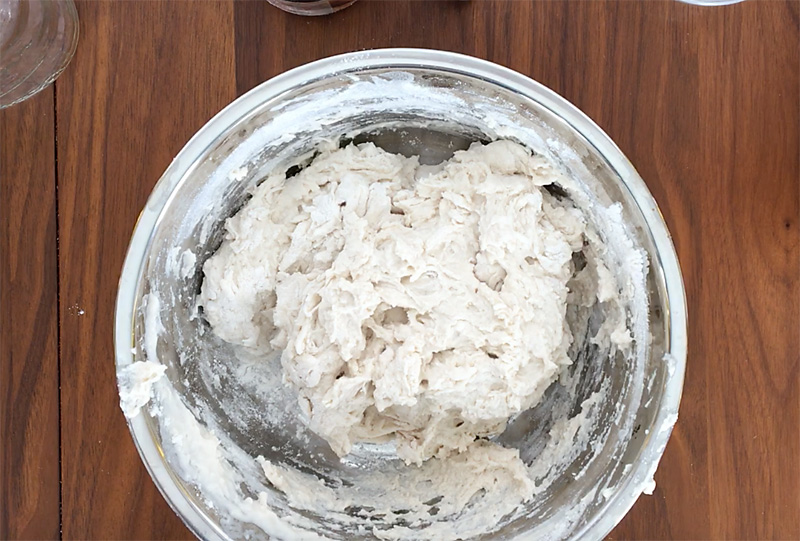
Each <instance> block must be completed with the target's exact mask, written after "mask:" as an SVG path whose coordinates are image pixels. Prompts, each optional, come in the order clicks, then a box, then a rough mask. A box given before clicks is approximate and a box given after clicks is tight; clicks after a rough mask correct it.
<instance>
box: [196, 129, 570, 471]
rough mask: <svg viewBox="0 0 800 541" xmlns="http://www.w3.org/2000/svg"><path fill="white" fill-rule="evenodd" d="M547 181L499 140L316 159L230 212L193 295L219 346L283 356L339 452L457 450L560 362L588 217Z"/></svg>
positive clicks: (490, 431) (292, 380) (289, 376)
mask: <svg viewBox="0 0 800 541" xmlns="http://www.w3.org/2000/svg"><path fill="white" fill-rule="evenodd" d="M557 179H558V175H557V173H556V172H555V171H554V170H553V168H552V166H551V165H550V163H549V162H548V161H547V160H545V159H544V158H542V157H540V156H532V155H531V154H530V152H529V151H528V150H526V149H525V148H523V147H522V146H520V145H517V144H515V143H512V142H509V141H498V142H494V143H491V144H488V145H485V146H484V145H479V144H475V145H473V146H472V147H471V148H470V149H469V150H467V151H461V152H457V153H456V154H455V156H454V157H453V158H452V159H451V160H449V161H448V162H445V163H444V164H442V165H440V166H436V167H430V166H420V165H419V164H418V161H417V159H416V158H406V157H403V156H399V155H394V154H389V153H387V152H385V151H383V150H381V149H379V148H376V147H375V146H373V145H371V144H365V145H360V146H352V145H351V146H348V147H346V148H343V149H339V150H335V151H331V152H325V153H323V154H321V155H320V156H318V157H317V158H316V159H315V160H314V161H313V162H312V163H311V164H310V165H309V166H308V167H306V168H305V169H303V170H302V171H301V172H300V173H299V174H297V175H296V176H295V177H293V178H291V179H289V180H287V181H286V182H280V179H274V178H273V179H272V181H270V180H269V179H268V181H266V182H264V183H263V184H262V185H261V186H260V187H259V188H257V189H255V191H254V193H253V197H252V199H251V200H250V201H249V202H248V203H247V204H246V205H245V206H244V207H243V208H242V209H241V211H239V212H238V213H237V214H236V215H235V216H233V217H232V218H230V219H229V220H228V221H227V224H226V228H227V235H226V238H225V241H224V242H223V244H222V246H221V247H220V249H219V250H218V251H217V253H216V254H215V255H214V256H212V257H211V258H210V259H209V260H208V261H207V262H206V263H205V265H204V267H203V269H204V272H205V279H204V282H203V287H202V292H201V299H200V303H201V305H202V306H203V310H204V313H205V316H206V318H207V319H208V321H209V323H210V324H211V326H212V328H213V330H214V332H215V333H216V334H217V335H218V336H219V337H220V338H222V339H224V340H226V341H228V342H231V343H233V344H237V345H240V346H243V347H245V348H247V349H249V350H251V351H252V352H255V353H259V354H264V355H267V354H269V353H270V352H272V351H275V350H279V351H281V352H282V353H281V363H282V366H283V372H284V378H285V380H286V382H288V383H289V384H290V385H291V386H292V387H294V388H295V389H296V390H297V393H298V396H299V400H300V404H301V406H302V409H303V411H304V413H305V415H306V417H307V422H308V424H309V427H310V428H311V429H312V430H313V431H314V432H316V433H317V434H319V435H321V436H322V437H323V438H325V439H326V440H327V441H328V442H329V443H330V445H331V447H332V448H333V450H334V451H335V452H336V453H338V454H339V455H344V454H346V453H348V452H349V451H350V449H351V446H352V445H353V444H354V443H356V442H375V443H382V442H388V441H393V442H394V443H395V445H396V448H397V454H398V455H399V456H400V457H401V458H403V459H404V460H405V461H406V462H408V463H417V464H420V463H422V462H423V461H425V460H427V459H428V458H430V457H440V458H443V457H446V456H448V455H451V454H453V453H455V452H461V451H464V450H466V449H467V448H468V447H469V446H470V445H472V444H473V442H474V441H475V439H476V438H477V437H486V436H491V435H494V434H498V433H499V432H501V431H502V430H503V429H504V428H505V424H506V421H507V420H508V419H509V417H511V416H513V415H514V414H516V413H519V412H521V411H523V410H526V409H528V408H530V407H531V406H533V405H535V404H536V403H537V402H538V401H539V400H540V398H541V397H542V394H543V393H544V391H545V389H546V388H547V387H548V386H549V385H550V384H551V383H552V382H553V381H554V380H555V379H556V378H557V377H558V375H559V373H560V372H561V370H562V368H563V367H565V366H567V365H568V364H570V359H569V357H568V355H567V351H568V348H569V346H570V344H571V342H572V335H571V333H570V329H569V326H568V324H567V321H566V312H567V304H568V303H567V296H568V293H569V288H568V282H569V281H570V279H571V278H572V277H573V274H574V273H575V271H576V269H575V264H574V263H573V256H574V254H576V252H579V251H581V249H582V248H583V245H584V241H585V235H586V223H585V220H584V218H583V217H582V214H581V213H580V212H579V211H578V210H576V209H575V208H573V207H572V206H571V205H570V204H569V203H568V202H565V201H562V200H560V199H559V198H558V197H557V196H555V195H552V194H551V193H550V192H548V191H547V189H545V187H546V186H548V185H550V184H552V183H554V182H555V181H556V180H557ZM554 193H555V192H554Z"/></svg>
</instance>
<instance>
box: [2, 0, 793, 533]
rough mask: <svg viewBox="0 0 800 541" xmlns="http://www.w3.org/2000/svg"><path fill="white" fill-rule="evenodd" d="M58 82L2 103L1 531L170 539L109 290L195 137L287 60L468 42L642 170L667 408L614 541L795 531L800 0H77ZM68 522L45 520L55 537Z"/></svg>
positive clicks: (175, 528) (464, 48)
mask: <svg viewBox="0 0 800 541" xmlns="http://www.w3.org/2000/svg"><path fill="white" fill-rule="evenodd" d="M78 11H79V15H80V18H81V37H80V42H79V44H78V50H77V53H76V55H75V58H74V60H73V61H72V63H71V64H70V66H69V68H68V69H67V70H66V71H65V73H64V74H63V75H62V76H61V78H59V79H58V81H57V82H56V85H55V90H53V89H52V88H51V89H49V90H46V91H45V92H43V93H41V94H40V95H38V96H36V97H35V98H34V99H32V100H30V101H28V102H25V103H23V104H21V105H18V106H16V107H13V108H11V109H8V110H5V111H2V112H0V152H2V154H0V174H1V175H2V176H1V177H0V262H1V263H2V266H1V267H0V273H2V274H0V304H1V306H2V311H0V340H2V341H1V342H0V354H1V355H2V357H1V358H0V408H2V409H0V475H2V477H0V538H3V539H4V538H54V537H59V535H62V536H63V537H64V538H67V539H123V538H124V539H129V538H131V539H133V538H135V539H183V538H190V537H191V536H190V534H189V532H188V531H187V530H186V529H185V527H184V526H183V525H182V524H181V522H180V520H178V518H177V517H176V516H175V515H174V514H173V512H172V511H171V510H170V509H169V507H168V506H167V504H166V503H165V502H164V500H163V499H162V498H161V496H160V495H159V493H158V491H157V490H156V488H155V486H154V485H153V483H152V482H151V480H150V478H149V477H148V475H147V472H146V471H145V469H144V467H143V466H142V464H141V461H140V460H139V457H138V455H137V453H136V451H135V449H134V446H133V443H132V440H131V438H130V436H129V434H128V431H127V427H126V425H125V421H124V418H123V416H122V413H121V412H120V410H119V407H118V397H117V391H116V384H115V378H114V359H113V347H112V345H113V344H112V339H113V336H112V330H113V323H112V321H113V307H114V299H115V295H116V286H117V280H118V277H119V272H120V269H121V266H122V261H123V258H124V255H125V250H126V247H127V242H128V239H129V237H130V233H131V231H132V229H133V226H134V224H135V221H136V217H137V215H138V213H139V211H140V210H141V208H142V207H143V205H144V203H145V201H146V199H147V196H148V194H149V192H150V190H151V189H152V187H153V185H154V184H155V182H156V180H158V178H159V176H160V174H161V173H162V172H163V171H164V169H165V168H166V167H167V165H168V164H169V162H170V160H171V159H172V158H173V157H174V156H175V154H176V153H177V152H178V151H179V150H180V148H181V147H182V146H183V145H184V144H185V143H186V141H187V140H188V139H189V138H190V137H191V135H192V134H193V133H194V132H195V131H196V130H197V129H199V128H200V127H201V126H202V125H203V124H204V123H205V122H206V121H207V120H208V119H209V118H211V116H213V115H214V114H215V113H216V112H218V111H219V110H220V109H221V108H222V107H223V106H224V105H226V104H227V103H229V102H230V101H231V100H233V99H235V98H236V97H237V96H238V95H241V94H242V93H243V92H245V91H247V90H249V89H250V88H252V87H253V86H255V85H257V84H259V83H260V82H262V81H264V80H266V79H268V78H269V77H271V76H273V75H276V74H278V73H280V72H282V71H284V70H286V69H288V68H291V67H294V66H297V65H300V64H303V63H305V62H308V61H311V60H314V59H317V58H320V57H324V56H329V55H332V54H336V53H340V52H345V51H352V50H358V49H364V48H374V47H390V46H407V47H429V48H440V49H447V50H453V51H459V52H464V53H467V54H472V55H475V56H479V57H482V58H486V59H489V60H492V61H495V62H498V63H501V64H504V65H506V66H509V67H511V68H514V69H516V70H518V71H520V72H522V73H524V74H527V75H529V76H531V77H533V78H534V79H537V80H538V81H540V82H542V83H544V84H545V85H547V86H549V87H550V88H552V89H553V90H555V91H556V92H558V93H560V94H561V95H563V96H564V97H566V98H567V99H569V100H570V101H572V102H573V103H575V104H576V105H577V106H578V107H580V108H581V109H583V110H584V111H585V112H586V113H587V114H588V115H589V116H590V117H592V118H593V119H594V120H595V121H597V123H598V124H599V125H600V126H601V127H602V128H603V129H605V130H606V131H607V132H608V133H609V135H610V136H611V137H612V138H613V139H614V140H615V141H616V142H617V144H618V145H619V146H620V147H621V149H622V150H623V152H625V154H626V155H627V156H628V157H629V158H630V159H631V161H632V162H633V163H634V165H635V166H636V167H637V168H638V170H639V172H640V173H641V175H642V177H643V178H644V179H645V181H646V182H647V184H648V186H649V187H650V189H651V191H652V192H653V194H654V195H655V197H656V199H657V201H658V203H659V205H660V206H661V209H662V211H663V213H664V216H665V219H666V221H667V223H668V225H669V227H670V230H671V231H672V234H673V237H674V240H675V244H676V247H677V250H678V255H679V257H680V260H681V263H682V267H683V272H684V279H685V283H686V292H687V296H688V306H689V318H690V325H689V358H688V366H687V375H686V385H685V390H684V398H683V402H682V405H681V411H680V419H679V421H678V424H677V427H676V429H675V431H674V433H673V437H672V439H671V440H670V443H669V445H668V447H667V449H666V452H665V455H664V458H663V460H662V462H661V466H660V468H659V470H658V472H657V474H656V481H657V487H656V491H655V493H654V495H653V496H649V497H648V496H643V497H642V498H640V499H639V501H638V502H637V503H636V505H635V506H634V508H633V510H632V511H631V512H630V513H629V515H628V516H627V517H626V518H625V519H624V520H623V521H622V523H621V524H620V525H619V526H618V527H617V529H615V530H614V532H612V534H611V536H610V537H611V538H612V539H723V538H725V539H800V2H796V1H794V0H761V1H759V0H751V1H748V2H745V3H743V4H739V5H735V6H729V7H717V8H702V7H696V6H690V5H685V4H681V3H678V2H673V1H669V0H664V1H649V0H615V1H603V0H594V1H591V0H585V1H575V0H560V1H541V2H539V1H526V0H498V1H494V0H472V1H463V0H452V1H448V0H442V1H414V0H396V1H381V0H373V1H371V0H361V1H359V2H357V3H356V4H355V5H354V6H353V7H351V8H349V9H347V10H345V11H343V12H341V13H339V14H337V15H334V16H330V17H324V18H318V19H306V18H301V17H296V16H291V15H287V14H284V13H282V12H280V11H278V10H276V9H275V8H273V7H271V6H270V5H269V4H268V3H266V2H264V1H263V0H251V1H246V0H241V1H234V0H224V1H202V2H199V1H197V2H191V3H190V2H181V1H177V0H160V1H149V2H140V1H124V0H115V1H82V2H79V4H78ZM59 525H60V528H59Z"/></svg>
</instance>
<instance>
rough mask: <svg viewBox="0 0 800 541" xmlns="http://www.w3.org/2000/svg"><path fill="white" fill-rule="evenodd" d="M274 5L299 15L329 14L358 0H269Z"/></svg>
mask: <svg viewBox="0 0 800 541" xmlns="http://www.w3.org/2000/svg"><path fill="white" fill-rule="evenodd" d="M267 1H268V2H269V3H270V4H272V5H273V6H276V7H279V8H281V9H282V10H284V11H288V12H289V13H295V14H297V15H328V14H329V13H333V12H334V11H339V10H340V9H344V8H346V7H347V6H351V5H353V4H354V3H355V1H356V0H267Z"/></svg>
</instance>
